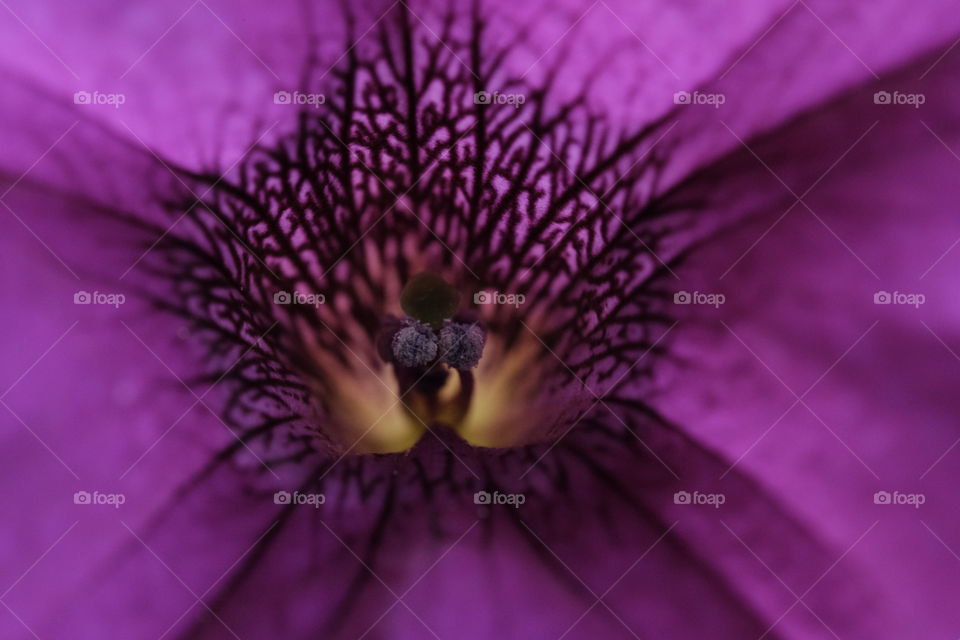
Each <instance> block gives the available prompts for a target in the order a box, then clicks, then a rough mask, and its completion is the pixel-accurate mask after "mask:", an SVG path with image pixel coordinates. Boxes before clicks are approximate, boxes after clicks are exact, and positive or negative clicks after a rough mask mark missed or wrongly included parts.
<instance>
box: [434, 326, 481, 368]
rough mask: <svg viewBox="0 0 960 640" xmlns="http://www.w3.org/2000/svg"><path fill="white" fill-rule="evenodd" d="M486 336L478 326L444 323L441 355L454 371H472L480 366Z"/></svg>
mask: <svg viewBox="0 0 960 640" xmlns="http://www.w3.org/2000/svg"><path fill="white" fill-rule="evenodd" d="M485 340H486V336H485V335H484V333H483V329H481V328H480V327H478V326H477V325H475V324H474V325H469V324H461V323H458V322H450V321H447V322H444V323H443V328H442V329H440V354H441V357H442V358H443V361H444V362H446V363H447V364H449V365H450V366H451V367H453V368H454V369H458V370H466V369H472V368H474V367H476V366H477V365H478V364H480V356H482V355H483V343H484V341H485Z"/></svg>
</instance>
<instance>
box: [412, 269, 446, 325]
mask: <svg viewBox="0 0 960 640" xmlns="http://www.w3.org/2000/svg"><path fill="white" fill-rule="evenodd" d="M400 306H401V308H403V311H404V313H406V314H407V315H408V316H410V317H411V318H415V319H417V320H419V321H420V322H423V323H425V324H428V325H430V326H431V327H433V328H434V329H439V328H440V326H441V325H442V324H443V321H444V320H445V319H447V318H450V317H452V316H453V314H455V313H456V312H457V308H458V307H459V306H460V292H459V291H457V290H456V289H455V288H454V287H453V286H451V285H450V284H449V283H447V281H446V280H444V279H443V278H441V277H440V276H438V275H437V274H435V273H430V272H429V271H425V272H423V273H421V274H418V275H416V276H414V277H413V278H411V279H410V281H409V282H408V283H407V285H406V286H405V287H404V288H403V291H402V292H401V293H400Z"/></svg>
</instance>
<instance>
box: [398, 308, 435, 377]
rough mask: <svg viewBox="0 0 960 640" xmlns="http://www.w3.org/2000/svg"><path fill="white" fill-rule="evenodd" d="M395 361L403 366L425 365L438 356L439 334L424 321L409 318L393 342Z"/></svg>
mask: <svg viewBox="0 0 960 640" xmlns="http://www.w3.org/2000/svg"><path fill="white" fill-rule="evenodd" d="M391 349H392V351H393V357H394V361H395V362H396V363H397V364H399V365H400V366H403V367H425V366H427V365H428V364H430V363H431V362H433V361H434V360H435V359H436V357H437V349H438V347H437V335H436V334H435V333H434V332H433V330H432V329H431V328H430V327H428V326H427V325H425V324H423V323H422V322H418V321H416V320H414V319H413V318H410V319H408V321H407V326H405V327H404V328H403V329H400V330H399V331H397V332H396V333H395V334H394V336H393V341H392V343H391Z"/></svg>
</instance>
